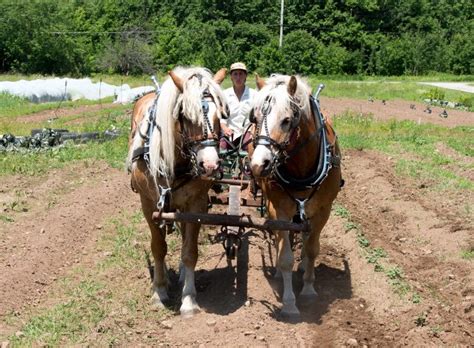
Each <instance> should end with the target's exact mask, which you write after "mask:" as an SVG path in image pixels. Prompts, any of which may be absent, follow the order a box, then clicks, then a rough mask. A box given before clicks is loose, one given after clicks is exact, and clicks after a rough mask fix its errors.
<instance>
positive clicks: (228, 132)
mask: <svg viewBox="0 0 474 348" xmlns="http://www.w3.org/2000/svg"><path fill="white" fill-rule="evenodd" d="M221 130H222V133H224V135H225V136H226V137H229V138H230V137H232V135H233V134H234V131H233V130H232V129H230V128H229V127H227V126H226V125H225V124H223V123H221Z"/></svg>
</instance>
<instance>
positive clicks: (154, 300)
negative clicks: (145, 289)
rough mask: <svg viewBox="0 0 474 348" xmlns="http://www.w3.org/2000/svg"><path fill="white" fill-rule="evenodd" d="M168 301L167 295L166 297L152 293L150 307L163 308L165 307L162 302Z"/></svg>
mask: <svg viewBox="0 0 474 348" xmlns="http://www.w3.org/2000/svg"><path fill="white" fill-rule="evenodd" d="M168 300H169V297H168V295H166V296H160V295H158V294H157V293H154V294H153V296H152V297H151V305H152V307H153V308H157V309H159V308H164V307H165V305H164V303H163V302H166V301H168Z"/></svg>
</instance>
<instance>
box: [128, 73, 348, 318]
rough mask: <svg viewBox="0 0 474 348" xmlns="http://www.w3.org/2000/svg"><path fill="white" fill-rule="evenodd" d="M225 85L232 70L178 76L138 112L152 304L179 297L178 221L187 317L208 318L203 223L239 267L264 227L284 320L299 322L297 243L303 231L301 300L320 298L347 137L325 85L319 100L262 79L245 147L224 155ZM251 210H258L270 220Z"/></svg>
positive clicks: (284, 80)
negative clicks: (325, 242) (335, 121)
mask: <svg viewBox="0 0 474 348" xmlns="http://www.w3.org/2000/svg"><path fill="white" fill-rule="evenodd" d="M224 78H225V69H221V70H220V71H218V72H217V73H216V74H215V75H214V76H212V74H210V72H209V71H208V70H206V69H202V68H191V69H177V70H175V71H171V72H170V78H169V79H168V80H167V81H166V82H165V83H164V84H163V86H162V88H161V89H157V92H156V93H152V94H147V95H145V96H143V97H142V98H141V99H139V100H138V101H137V103H136V104H135V107H134V110H133V114H132V133H131V137H130V151H129V158H128V164H129V170H130V172H131V174H132V178H131V181H132V188H133V189H134V190H135V191H136V192H138V193H139V194H140V198H141V203H142V209H143V213H144V215H145V218H146V219H147V222H148V225H149V227H150V230H151V234H152V238H151V249H152V252H153V257H154V260H155V264H154V270H155V272H154V279H153V296H152V299H153V301H154V303H155V305H158V306H162V305H163V303H164V302H165V301H167V300H168V299H169V297H168V293H167V287H168V281H169V280H168V277H167V268H166V265H165V256H166V252H167V244H166V235H167V234H168V233H170V232H171V231H173V226H174V225H175V224H179V227H180V228H179V229H180V231H181V236H182V249H181V267H180V280H182V281H183V292H182V298H181V301H182V304H181V308H180V311H181V314H182V315H184V316H190V315H193V314H194V313H196V312H198V311H199V306H198V304H197V301H196V288H195V267H196V263H197V257H198V252H197V251H198V246H197V243H198V234H199V230H200V227H201V225H202V224H206V225H214V226H221V228H220V230H219V232H218V233H217V234H216V236H215V237H214V240H215V241H216V242H221V243H222V244H223V246H224V249H225V253H226V255H227V258H228V261H229V263H230V260H232V259H234V258H235V257H236V255H237V254H238V250H239V248H240V246H241V244H242V236H244V235H245V233H246V229H260V230H264V231H269V232H271V233H272V234H273V235H274V237H275V247H276V248H277V258H276V264H275V266H276V268H277V270H278V271H279V272H278V273H280V274H281V276H282V278H283V284H284V290H283V295H282V302H283V306H282V313H283V314H284V315H290V316H293V315H299V310H298V308H297V307H296V302H295V299H296V296H295V294H294V292H293V286H292V276H291V274H292V271H293V263H294V256H293V250H292V241H293V236H294V235H295V233H297V232H302V233H301V239H302V241H303V246H302V255H301V258H302V262H301V264H300V267H299V268H300V269H301V270H303V271H304V274H303V281H304V285H303V289H302V291H301V293H300V295H302V296H309V297H312V296H315V295H316V292H315V290H314V284H313V283H314V280H315V278H314V263H315V259H316V257H317V255H318V253H319V235H320V232H321V230H322V228H323V227H324V225H325V224H326V222H327V220H328V218H329V214H330V211H331V206H332V202H333V201H334V199H335V198H336V196H337V193H338V192H339V190H340V187H341V184H342V182H343V181H342V178H341V171H340V156H341V155H340V151H339V147H338V144H337V139H336V136H335V133H334V130H333V128H332V126H331V125H330V123H329V122H328V121H327V120H326V119H325V118H323V116H322V114H321V111H320V108H319V102H318V95H319V93H320V92H321V90H322V88H323V86H322V85H320V87H319V89H318V90H317V92H316V93H315V95H314V96H313V95H312V94H311V88H310V87H309V85H308V84H307V83H306V82H305V81H304V80H303V79H301V78H299V77H296V76H280V75H277V76H272V77H270V78H269V79H268V80H266V81H264V80H263V79H260V78H259V77H258V76H257V87H258V90H259V91H258V93H257V94H256V96H255V100H254V101H253V103H252V108H251V110H250V115H249V120H250V124H249V125H248V126H247V128H246V130H245V131H244V134H243V135H242V137H241V139H243V140H241V141H240V144H238V145H233V142H231V141H228V145H229V146H226V147H225V148H226V150H222V148H221V147H220V146H219V141H222V140H223V139H222V138H220V137H219V135H220V134H219V133H220V124H221V123H220V121H221V120H222V119H225V118H226V115H227V113H228V111H227V108H226V102H225V98H224V96H223V93H222V90H221V88H220V83H221V82H222V80H223V79H224ZM157 87H158V86H157ZM247 133H249V134H251V135H252V136H251V137H246V136H245V135H246V134H247ZM246 138H247V139H248V138H250V140H245V139H246ZM244 142H245V143H244ZM247 148H248V152H247V151H246V150H247ZM209 192H214V193H212V194H211V195H209ZM217 204H223V205H226V206H227V210H226V212H223V213H220V214H218V213H215V212H214V213H208V209H209V207H210V206H212V205H217ZM242 207H256V208H257V209H258V210H259V211H260V216H259V217H255V216H254V214H248V213H244V211H243V209H241V208H242ZM255 215H257V214H255ZM264 216H266V218H265V217H264Z"/></svg>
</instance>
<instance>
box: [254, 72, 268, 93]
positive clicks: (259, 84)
mask: <svg viewBox="0 0 474 348" xmlns="http://www.w3.org/2000/svg"><path fill="white" fill-rule="evenodd" d="M255 81H256V83H257V87H258V89H259V90H261V89H262V88H263V87H265V85H266V82H265V80H264V79H262V78H261V77H260V76H258V74H255Z"/></svg>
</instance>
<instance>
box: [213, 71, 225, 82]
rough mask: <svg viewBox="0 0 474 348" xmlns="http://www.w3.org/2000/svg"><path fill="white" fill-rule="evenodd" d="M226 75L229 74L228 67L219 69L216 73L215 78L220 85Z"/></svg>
mask: <svg viewBox="0 0 474 348" xmlns="http://www.w3.org/2000/svg"><path fill="white" fill-rule="evenodd" d="M226 75H227V69H226V68H222V69H219V71H218V72H216V74H215V75H214V79H213V80H214V82H216V83H217V84H218V85H220V84H221V83H222V81H224V79H225V76H226Z"/></svg>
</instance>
